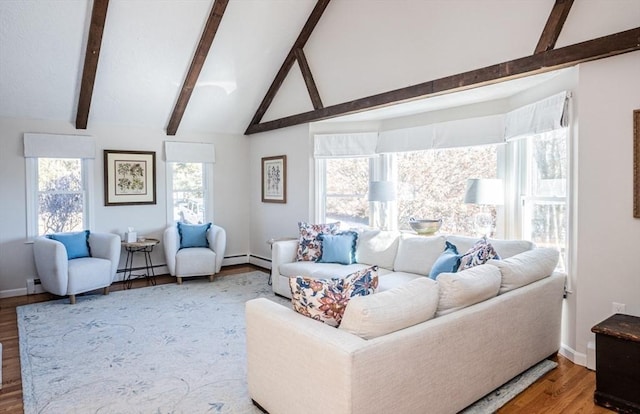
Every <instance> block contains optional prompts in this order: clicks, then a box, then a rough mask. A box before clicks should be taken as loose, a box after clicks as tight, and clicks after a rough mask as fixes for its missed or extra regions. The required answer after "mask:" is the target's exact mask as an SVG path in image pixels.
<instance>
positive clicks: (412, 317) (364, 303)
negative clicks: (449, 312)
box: [340, 277, 438, 339]
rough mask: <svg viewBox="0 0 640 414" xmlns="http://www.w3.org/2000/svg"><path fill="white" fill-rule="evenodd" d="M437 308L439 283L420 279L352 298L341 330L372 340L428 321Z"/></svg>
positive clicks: (343, 318)
mask: <svg viewBox="0 0 640 414" xmlns="http://www.w3.org/2000/svg"><path fill="white" fill-rule="evenodd" d="M437 307H438V284H437V283H436V282H435V281H433V280H431V279H429V278H426V277H419V278H417V279H414V280H412V281H410V282H408V283H405V284H404V285H402V286H398V287H395V288H393V289H391V290H387V291H385V292H379V293H376V294H373V295H367V296H358V297H354V298H352V299H351V300H350V301H349V304H348V305H347V308H346V309H345V311H344V315H343V317H342V323H341V324H340V329H343V330H345V331H347V332H350V333H352V334H355V335H358V336H360V337H362V338H364V339H372V338H376V337H378V336H382V335H386V334H388V333H391V332H395V331H399V330H400V329H404V328H408V327H409V326H413V325H416V324H418V323H421V322H424V321H428V320H429V319H431V318H433V316H434V315H435V313H436V308H437Z"/></svg>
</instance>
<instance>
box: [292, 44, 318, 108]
mask: <svg viewBox="0 0 640 414" xmlns="http://www.w3.org/2000/svg"><path fill="white" fill-rule="evenodd" d="M294 53H295V55H296V60H297V61H298V66H300V71H301V72H302V77H303V78H304V83H305V85H307V91H309V98H311V103H312V104H313V109H320V108H324V105H322V100H321V99H320V93H318V88H317V87H316V82H315V81H314V80H313V74H312V73H311V69H310V68H309V63H308V62H307V58H306V56H305V55H304V52H303V51H302V49H296V50H295V51H294Z"/></svg>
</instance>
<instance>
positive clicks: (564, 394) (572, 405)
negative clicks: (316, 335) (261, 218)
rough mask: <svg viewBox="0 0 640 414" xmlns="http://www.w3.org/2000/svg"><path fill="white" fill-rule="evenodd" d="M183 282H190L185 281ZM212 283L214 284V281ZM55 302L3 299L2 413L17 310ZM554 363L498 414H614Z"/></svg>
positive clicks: (6, 409) (581, 371)
mask: <svg viewBox="0 0 640 414" xmlns="http://www.w3.org/2000/svg"><path fill="white" fill-rule="evenodd" d="M254 270H263V269H260V268H258V267H255V266H252V265H237V266H229V267H224V268H223V269H222V271H221V272H220V273H219V274H217V275H216V276H215V277H219V276H223V275H233V274H239V273H245V272H248V271H254ZM156 281H157V283H158V284H166V283H175V278H173V277H170V276H167V275H162V276H158V277H157V278H156ZM184 283H189V282H188V281H185V282H184ZM212 283H215V278H214V281H213V282H212ZM145 286H147V282H146V281H145V280H135V281H134V283H133V288H140V287H145ZM110 290H111V291H112V292H116V291H119V290H124V284H123V283H114V284H113V285H112V287H111V289H110ZM52 299H59V297H57V296H54V295H50V294H48V293H43V294H38V295H27V296H18V297H12V298H2V299H0V342H2V345H3V355H2V390H0V413H8V414H14V413H16V414H18V413H22V412H23V405H22V377H21V373H20V349H19V341H18V323H17V315H16V307H18V306H22V305H26V304H29V303H37V302H43V301H47V300H52ZM69 306H70V305H69ZM554 360H556V361H557V362H558V367H557V368H556V369H553V370H551V371H550V372H548V373H547V374H546V375H545V376H543V377H542V378H540V379H539V380H538V381H537V382H536V383H534V384H533V385H532V386H531V387H529V388H528V389H527V390H525V391H524V392H522V393H521V394H520V395H518V396H516V398H514V399H513V400H511V401H510V402H509V403H507V404H506V405H505V406H504V407H502V408H501V409H500V410H499V411H498V413H500V414H510V413H518V414H520V413H527V414H535V413H549V414H560V413H562V414H564V413H585V414H602V413H611V411H609V410H607V409H605V408H603V407H599V406H596V405H595V404H594V403H593V392H594V390H595V373H594V372H592V371H589V370H588V369H586V368H584V367H582V366H579V365H574V364H573V363H572V362H570V361H569V360H567V359H566V358H563V357H562V356H557V357H555V358H554ZM274 414H276V413H274Z"/></svg>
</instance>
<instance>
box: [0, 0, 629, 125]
mask: <svg viewBox="0 0 640 414" xmlns="http://www.w3.org/2000/svg"><path fill="white" fill-rule="evenodd" d="M638 23H640V0H577V1H575V3H574V2H573V1H570V0H556V1H554V0H509V1H506V0H481V1H473V0H448V1H445V0H404V1H394V0H378V1H371V0H333V1H329V0H319V1H316V0H228V1H227V0H215V1H212V0H188V1H187V0H157V1H143V0H110V1H109V0H94V1H90V0H2V1H0V117H8V118H33V119H50V120H59V121H67V122H71V123H73V124H74V125H76V126H77V127H78V128H80V129H82V128H85V127H86V125H87V124H88V125H89V126H90V125H91V124H92V123H97V124H113V125H124V126H134V127H144V128H152V129H159V130H165V131H167V133H169V134H175V133H177V134H180V133H181V132H186V131H197V132H211V133H233V134H242V133H244V132H245V131H246V132H249V133H252V132H259V131H263V130H270V129H276V128H279V127H284V126H288V125H295V124H298V123H303V122H308V121H313V120H319V119H325V118H327V117H333V116H336V115H341V114H345V113H352V112H358V111H361V110H365V109H370V108H375V107H379V106H386V105H388V104H390V103H393V102H396V101H407V100H415V99H417V98H423V97H425V96H432V95H439V94H442V93H447V92H451V91H455V90H459V89H468V88H472V87H477V86H479V85H484V84H491V83H495V82H496V81H503V80H507V79H511V78H518V77H522V76H524V75H530V74H534V73H540V72H545V71H547V70H549V69H551V68H560V67H563V66H566V65H567V64H569V65H570V64H575V63H577V62H580V61H585V60H591V59H597V58H602V57H606V56H610V55H614V54H619V53H626V52H628V51H633V50H638V49H639V48H640V28H638V27H637V26H638ZM102 29H103V30H102ZM594 39H595V40H594ZM581 42H586V43H581ZM379 116H389V115H384V114H383V113H381V112H380V115H379Z"/></svg>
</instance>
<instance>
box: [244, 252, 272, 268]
mask: <svg viewBox="0 0 640 414" xmlns="http://www.w3.org/2000/svg"><path fill="white" fill-rule="evenodd" d="M249 263H251V264H252V265H254V266H259V267H262V268H264V269H271V260H269V259H265V258H264V257H260V256H254V255H250V256H249Z"/></svg>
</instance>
